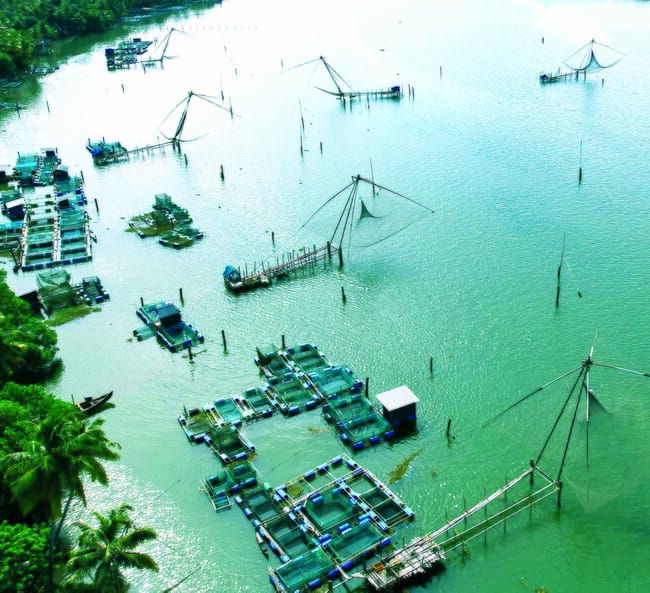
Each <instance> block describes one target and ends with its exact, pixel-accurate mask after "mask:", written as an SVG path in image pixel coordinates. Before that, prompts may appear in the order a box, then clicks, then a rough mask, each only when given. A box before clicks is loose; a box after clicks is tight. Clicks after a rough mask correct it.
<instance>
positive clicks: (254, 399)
mask: <svg viewBox="0 0 650 593" xmlns="http://www.w3.org/2000/svg"><path fill="white" fill-rule="evenodd" d="M242 400H243V401H246V402H248V405H249V406H250V407H251V409H252V410H253V416H254V417H260V416H261V417H262V418H267V417H269V416H271V415H273V404H272V403H271V400H270V399H269V398H268V397H267V395H266V392H265V391H264V390H263V389H261V388H260V387H252V388H251V389H247V390H246V391H244V392H243V393H242Z"/></svg>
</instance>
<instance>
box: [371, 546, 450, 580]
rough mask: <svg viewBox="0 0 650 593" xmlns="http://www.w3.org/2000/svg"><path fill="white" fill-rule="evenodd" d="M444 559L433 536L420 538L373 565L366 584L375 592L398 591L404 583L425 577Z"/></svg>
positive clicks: (443, 554)
mask: <svg viewBox="0 0 650 593" xmlns="http://www.w3.org/2000/svg"><path fill="white" fill-rule="evenodd" d="M444 559H445V553H444V551H443V550H442V549H441V548H440V546H439V545H438V544H437V543H436V542H435V540H434V538H433V535H432V534H429V535H425V536H423V537H418V538H415V539H414V540H412V541H411V542H410V543H409V545H408V546H406V547H404V548H402V549H401V550H397V551H396V552H394V553H393V554H391V555H390V556H389V557H388V558H386V559H384V560H382V561H380V562H377V563H376V564H374V565H372V566H371V567H370V570H369V571H368V573H367V574H366V582H367V583H368V584H369V585H370V586H371V587H372V588H373V589H374V590H375V591H384V592H386V591H397V590H398V587H399V586H400V583H401V582H402V581H406V580H409V579H412V578H415V577H418V576H422V577H423V576H425V575H426V574H427V573H429V572H430V571H431V570H432V569H433V568H434V567H435V565H436V564H438V563H439V562H441V561H442V560H444Z"/></svg>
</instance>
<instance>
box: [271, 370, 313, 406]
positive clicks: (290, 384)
mask: <svg viewBox="0 0 650 593" xmlns="http://www.w3.org/2000/svg"><path fill="white" fill-rule="evenodd" d="M265 390H266V391H267V393H268V397H269V399H270V400H271V401H272V402H274V403H275V404H276V405H277V406H278V407H279V408H280V411H281V412H282V413H283V414H285V415H288V416H292V415H295V414H298V413H299V412H300V411H301V410H313V409H314V408H316V407H317V406H318V404H319V403H320V402H321V396H320V395H319V394H318V393H317V392H316V390H315V389H314V388H313V385H312V384H311V382H310V381H309V377H307V375H305V374H303V373H294V372H293V371H288V372H287V373H285V374H284V375H282V376H281V377H271V378H270V379H269V380H268V382H267V384H266V386H265Z"/></svg>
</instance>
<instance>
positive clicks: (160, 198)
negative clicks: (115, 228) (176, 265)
mask: <svg viewBox="0 0 650 593" xmlns="http://www.w3.org/2000/svg"><path fill="white" fill-rule="evenodd" d="M191 224H192V218H191V217H190V215H189V213H188V211H187V210H186V209H185V208H181V207H180V206H178V205H177V204H175V203H174V202H173V201H172V198H171V196H169V195H168V194H166V193H161V194H156V198H155V202H154V204H153V209H152V210H151V211H150V212H147V213H146V214H138V215H137V216H133V217H132V218H130V219H129V221H128V225H129V229H130V230H131V231H134V232H135V233H137V234H138V236H139V237H140V238H141V239H144V238H145V237H156V236H160V239H159V240H158V242H159V243H160V244H161V245H164V246H166V247H173V248H174V249H182V248H184V247H189V246H190V245H193V244H194V241H197V240H199V239H202V238H203V233H202V232H201V231H199V230H197V229H195V228H192V226H191Z"/></svg>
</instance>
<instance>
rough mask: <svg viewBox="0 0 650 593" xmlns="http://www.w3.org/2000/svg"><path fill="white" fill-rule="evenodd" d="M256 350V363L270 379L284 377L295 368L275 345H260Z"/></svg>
mask: <svg viewBox="0 0 650 593" xmlns="http://www.w3.org/2000/svg"><path fill="white" fill-rule="evenodd" d="M256 351H257V356H256V357H255V359H254V361H255V364H256V365H257V366H258V367H259V368H260V371H262V373H264V375H265V376H266V377H267V378H268V379H272V378H274V377H276V378H277V377H282V376H284V375H285V374H286V373H288V372H291V371H293V370H294V369H293V368H292V367H291V365H290V364H289V362H288V361H287V359H286V358H285V357H284V356H282V353H281V350H278V349H277V348H276V347H275V346H273V345H271V346H266V347H264V346H262V347H258V348H256Z"/></svg>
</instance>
